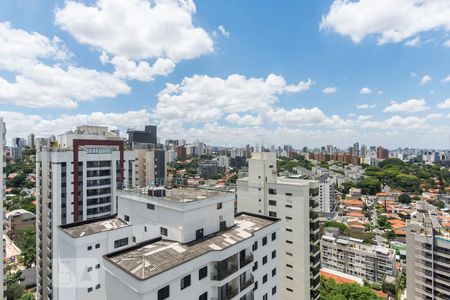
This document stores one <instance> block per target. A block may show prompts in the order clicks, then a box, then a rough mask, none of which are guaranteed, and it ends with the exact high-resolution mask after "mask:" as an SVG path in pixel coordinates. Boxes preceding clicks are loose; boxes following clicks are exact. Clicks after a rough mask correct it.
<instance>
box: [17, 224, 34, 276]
mask: <svg viewBox="0 0 450 300" xmlns="http://www.w3.org/2000/svg"><path fill="white" fill-rule="evenodd" d="M16 233H17V240H16V244H17V246H18V247H19V248H20V250H21V251H22V253H21V260H22V261H23V263H24V264H25V265H26V266H27V268H30V267H31V266H32V265H33V264H35V263H36V229H35V228H34V227H26V228H22V229H17V231H16Z"/></svg>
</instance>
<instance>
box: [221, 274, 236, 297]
mask: <svg viewBox="0 0 450 300" xmlns="http://www.w3.org/2000/svg"><path fill="white" fill-rule="evenodd" d="M237 294H239V288H238V278H237V277H236V278H235V279H233V280H232V281H230V282H229V283H227V284H225V285H223V286H221V287H219V288H218V291H217V296H218V297H217V299H218V300H231V299H233V298H234V297H236V295H237Z"/></svg>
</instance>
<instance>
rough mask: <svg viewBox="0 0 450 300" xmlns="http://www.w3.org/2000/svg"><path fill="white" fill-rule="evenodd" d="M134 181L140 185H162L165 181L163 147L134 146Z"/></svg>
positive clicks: (165, 168) (164, 153) (165, 165)
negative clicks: (138, 147)
mask: <svg viewBox="0 0 450 300" xmlns="http://www.w3.org/2000/svg"><path fill="white" fill-rule="evenodd" d="M133 152H134V155H135V158H136V160H135V169H136V183H137V184H138V186H140V187H144V186H147V185H156V186H159V185H164V184H165V182H166V175H167V174H166V170H167V161H166V151H165V150H164V149H145V148H140V149H137V148H134V150H133Z"/></svg>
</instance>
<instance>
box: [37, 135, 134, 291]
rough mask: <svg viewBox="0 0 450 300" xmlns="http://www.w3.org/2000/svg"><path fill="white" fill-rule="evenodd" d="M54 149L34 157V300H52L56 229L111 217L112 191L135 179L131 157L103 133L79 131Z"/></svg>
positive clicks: (113, 206) (114, 205)
mask: <svg viewBox="0 0 450 300" xmlns="http://www.w3.org/2000/svg"><path fill="white" fill-rule="evenodd" d="M57 144H58V147H57V148H56V147H55V148H50V147H43V148H42V150H41V151H39V152H37V155H36V156H37V157H36V238H37V255H36V270H37V299H57V298H56V297H55V296H54V294H53V282H54V277H55V276H57V275H58V273H57V269H56V268H57V267H56V264H54V263H53V257H54V254H55V253H57V250H58V236H57V235H56V232H57V227H58V226H60V225H65V224H70V223H74V222H75V223H76V222H81V221H86V220H91V219H95V218H99V217H105V216H109V215H113V214H116V213H117V201H116V191H117V190H118V189H121V188H123V187H127V186H128V187H131V186H134V179H135V177H134V176H135V175H134V174H135V172H134V155H133V153H132V152H131V151H124V147H123V144H124V142H123V140H122V139H121V138H120V137H118V136H117V135H115V134H112V133H111V132H109V131H108V128H106V127H101V126H80V127H78V128H77V130H76V131H71V132H68V133H66V134H63V135H60V136H58V142H57Z"/></svg>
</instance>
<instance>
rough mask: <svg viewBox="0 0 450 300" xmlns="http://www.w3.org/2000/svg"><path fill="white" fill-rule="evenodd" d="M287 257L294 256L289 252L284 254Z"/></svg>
mask: <svg viewBox="0 0 450 300" xmlns="http://www.w3.org/2000/svg"><path fill="white" fill-rule="evenodd" d="M286 255H287V256H294V254H292V253H291V252H286Z"/></svg>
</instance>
